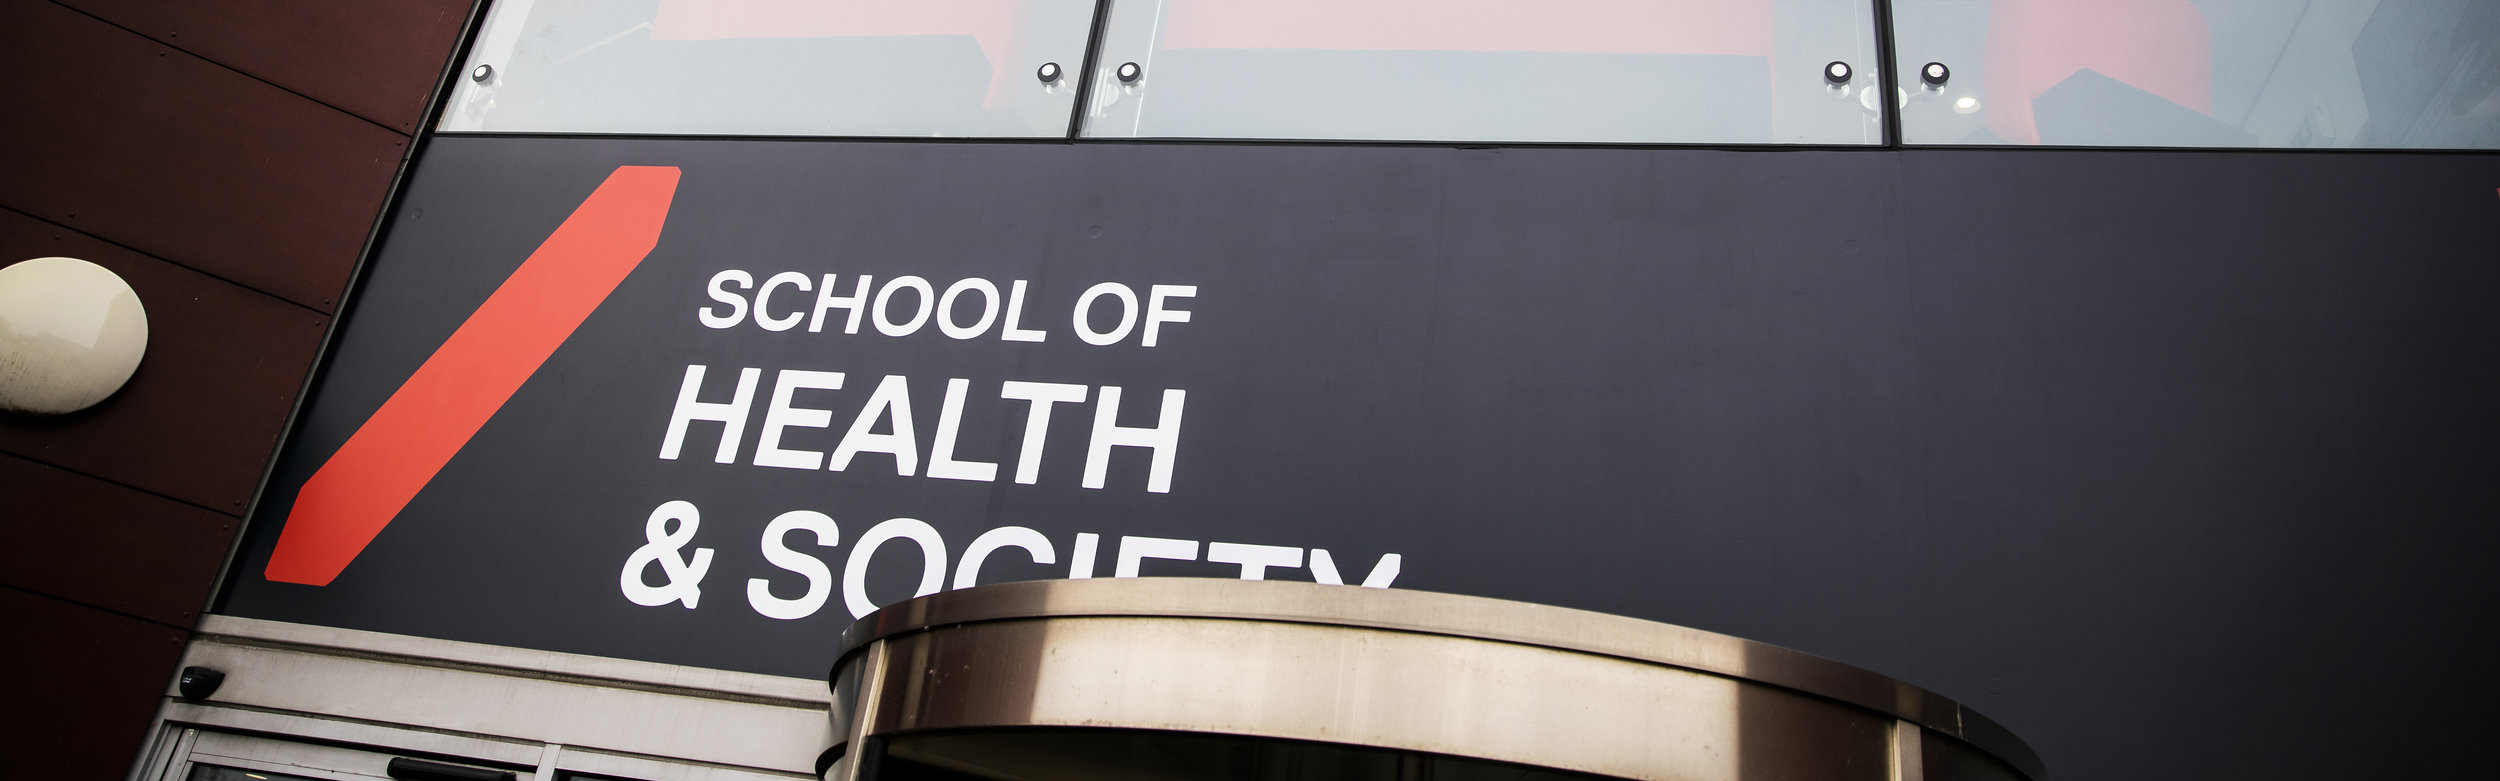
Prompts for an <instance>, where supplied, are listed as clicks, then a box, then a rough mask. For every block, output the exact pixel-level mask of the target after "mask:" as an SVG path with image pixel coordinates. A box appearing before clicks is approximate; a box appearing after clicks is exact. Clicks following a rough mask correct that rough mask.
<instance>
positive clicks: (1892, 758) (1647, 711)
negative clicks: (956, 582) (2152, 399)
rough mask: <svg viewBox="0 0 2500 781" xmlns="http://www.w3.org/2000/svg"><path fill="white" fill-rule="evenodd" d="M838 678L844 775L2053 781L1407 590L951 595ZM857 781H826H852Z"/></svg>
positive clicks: (1818, 690)
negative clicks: (1063, 755) (1243, 739)
mask: <svg viewBox="0 0 2500 781" xmlns="http://www.w3.org/2000/svg"><path fill="white" fill-rule="evenodd" d="M834 678H835V681H834V688H835V693H834V703H835V711H836V712H835V713H834V714H833V716H834V722H835V731H836V733H837V734H839V735H844V736H846V740H845V743H846V745H845V746H844V747H837V749H836V750H835V751H836V752H842V751H843V749H844V748H847V747H849V746H856V745H860V744H861V742H862V741H863V739H865V738H867V737H869V736H880V735H898V734H905V733H914V732H923V731H929V730H943V729H962V728H1002V727H1008V728H1012V727H1109V728H1128V729H1148V730H1168V731H1183V732H1200V733H1217V734H1229V735H1242V736H1256V737H1263V738H1277V739H1288V740H1304V741H1322V742H1330V743H1342V744H1351V745H1360V746H1372V747H1380V748H1389V749H1398V750H1406V751H1418V752H1427V753H1433V754H1443V755H1450V756H1458V757H1471V758H1477V759H1486V760H1494V761H1499V762H1511V763H1519V764H1525V765H1536V766H1542V767H1550V768H1556V769H1561V770H1569V771H1577V772H1584V773H1594V774H1600V775H1607V776H1616V777H1622V778H1638V779H1657V780H1658V781H1685V780H1687V779H1692V780H1695V781H1698V780H1700V779H1792V778H1793V779H1841V780H1846V779H1887V778H1890V779H1922V778H1960V777H1964V776H1966V775H1968V774H1969V772H1970V771H1974V770H1984V771H2004V772H2002V773H1998V772H1987V773H1985V774H1984V775H1985V776H1988V777H2012V778H2022V777H2029V778H2034V779H2037V778H2040V777H2042V773H2041V771H2040V769H2039V764H2038V760H2037V759H2036V757H2035V756H2033V755H2032V754H2031V752H2030V750H2029V749H2028V748H2027V747H2025V746H2023V745H2022V744H2021V742H2020V741H2019V740H2015V739H2013V738H2012V737H2011V735H2010V733H2006V732H2005V731H2004V730H2002V729H2001V728H1997V727H1995V725H1993V724H1992V723H1989V722H1986V720H1985V719H1982V718H1980V717H1978V716H1977V714H1972V713H1969V712H1967V711H1965V710H1963V709H1962V708H1960V706H1959V705H1957V704H1955V703H1953V702H1952V701H1950V700H1946V699H1944V698H1941V697H1937V696H1935V695H1933V694H1930V693H1927V692H1925V691H1922V690H1918V689H1916V688H1914V687H1910V686H1908V685H1906V684H1902V683H1900V682H1898V681H1893V680H1891V679H1888V678H1884V677H1882V676H1879V675H1876V674H1874V673H1870V672H1867V671H1864V670H1860V669H1857V668H1853V667H1849V666H1847V665H1842V664H1839V663H1836V662H1831V661H1829V660H1824V659H1820V658H1817V657H1812V656H1808V655H1805V654H1800V653H1796V652H1794V651H1788V650H1786V649H1781V648H1777V647H1774V646H1768V645H1764V644H1761V643H1754V642H1751V641H1746V640H1741V639H1738V638H1733V637H1727V636H1724V635H1717V634H1712V633H1708V632H1701V631H1698V630H1692V629H1687V628H1683V627H1675V626H1670V625H1665V624H1657V623H1652V622H1646V621H1639V620H1634V619H1627V618H1622V617H1618V616H1609V615H1603V614H1597V613H1588V612H1584V611H1576V610H1566V609H1562V608H1553V607H1547V606H1541V605H1529V604H1524V603H1516V602H1505V601H1500V600H1490V599H1481V598H1475V597H1461V596H1454V595H1446V594H1432V593H1425V592H1415V591H1399V590H1381V589H1363V588H1354V587H1343V586H1318V585H1312V584H1303V583H1280V582H1252V581H1230V580H1216V579H1170V580H1157V579H1113V580H1075V581H1036V582H1028V583H1014V584H1004V585H999V586H990V587H984V588H980V589H973V590H968V591H960V592H948V593H942V594H937V595H932V596H929V597H923V598H920V599H915V600H912V601H909V602H904V603H900V604H897V605H894V606H891V607H888V608H886V609H885V610H882V611H879V612H878V613H876V614H872V615H870V616H869V617H868V618H866V619H863V620H862V621H860V622H859V623H858V624H856V625H854V626H853V627H852V628H851V630H850V631H849V632H848V633H846V637H845V649H844V655H843V657H842V659H841V661H840V662H838V663H837V664H836V665H835V668H834ZM1974 727H1976V728H1977V729H1975V730H1974V729H1973V728H1974ZM1971 740H1977V741H1979V742H1980V743H1982V744H1985V745H1975V744H1973V743H1971V742H1968V741H1971ZM1929 754H1936V755H1938V756H1936V757H1934V758H1933V759H1934V760H1938V761H1930V760H1929V759H1927V758H1926V757H1927V755H1929ZM1946 755H1952V756H1954V757H1955V758H1956V759H1958V760H1961V761H1953V762H1946V761H1941V760H1945V759H1946ZM1972 760H1975V762H1973V761H1972ZM851 765H852V763H851V762H848V761H844V762H837V763H834V764H832V765H831V766H830V767H829V768H828V769H829V773H828V778H838V779H839V778H852V777H855V776H856V773H857V771H856V770H855V769H854V768H852V766H851ZM2017 768H2020V770H2019V771H2017V770H2016V769H2017Z"/></svg>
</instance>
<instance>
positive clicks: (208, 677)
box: [174, 667, 226, 702]
mask: <svg viewBox="0 0 2500 781" xmlns="http://www.w3.org/2000/svg"><path fill="white" fill-rule="evenodd" d="M225 682H226V674H225V673H223V672H220V671H218V670H215V669H213V668H208V667H185V668H182V677H181V678H180V679H178V680H176V681H175V682H174V689H175V690H176V691H180V692H182V698H183V699H186V700H190V701H192V702H200V701H203V700H206V699H208V696H209V695H211V694H216V693H217V686H218V685H219V684H223V683H225Z"/></svg>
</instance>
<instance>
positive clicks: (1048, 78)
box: [1033, 62, 1060, 84]
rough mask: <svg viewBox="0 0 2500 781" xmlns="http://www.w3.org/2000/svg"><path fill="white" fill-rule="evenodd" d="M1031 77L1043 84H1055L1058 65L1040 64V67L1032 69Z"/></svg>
mask: <svg viewBox="0 0 2500 781" xmlns="http://www.w3.org/2000/svg"><path fill="white" fill-rule="evenodd" d="M1033 75H1034V76H1035V77H1037V78H1040V79H1041V80H1042V83H1043V84H1057V83H1059V76H1060V73H1059V63H1055V62H1045V63H1042V67H1040V68H1036V69H1034V71H1033Z"/></svg>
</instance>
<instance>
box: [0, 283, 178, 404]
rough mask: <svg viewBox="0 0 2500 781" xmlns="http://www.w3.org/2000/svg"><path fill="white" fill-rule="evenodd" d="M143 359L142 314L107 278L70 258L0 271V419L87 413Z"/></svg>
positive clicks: (125, 286)
mask: <svg viewBox="0 0 2500 781" xmlns="http://www.w3.org/2000/svg"><path fill="white" fill-rule="evenodd" d="M147 351H148V313H147V309H146V308H145V307H142V306H140V304H139V294H138V293H137V292H134V291H132V290H131V289H130V284H129V283H127V282H123V281H122V278H121V276H120V275H118V274H114V273H113V272H112V270H110V269H107V268H105V267H103V266H98V265H96V264H93V263H89V262H87V261H83V260H79V259H77V258H35V259H33V260H28V261H23V262H19V263H14V264H10V265H9V266H7V267H5V268H0V411H6V412H13V413H19V414H33V415H59V414H65V413H70V412H77V411H79V410H82V409H86V408H88V407H91V406H94V405H95V404H96V402H100V401H103V400H104V399H105V397H108V396H111V395H113V392H114V391H117V390H120V389H121V387H122V383H124V382H128V381H129V380H130V375H131V373H132V372H135V371H138V369H139V358H140V357H141V356H143V355H146V354H147Z"/></svg>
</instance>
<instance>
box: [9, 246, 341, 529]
mask: <svg viewBox="0 0 2500 781" xmlns="http://www.w3.org/2000/svg"><path fill="white" fill-rule="evenodd" d="M54 255H59V256H67V257H73V258H79V259H82V260H87V261H92V262H94V263H96V264H97V265H101V266H103V267H105V268H109V269H112V270H113V273H116V274H120V275H121V277H122V279H124V280H127V281H129V283H130V287H131V289H133V290H135V291H137V292H138V294H139V302H140V304H141V305H142V306H145V307H146V308H147V313H148V352H147V357H145V358H144V359H141V361H140V362H139V371H138V372H137V373H136V374H133V375H131V377H130V382H129V383H128V384H126V385H123V386H122V389H121V392H119V393H116V394H114V395H113V396H112V397H111V398H108V399H105V400H104V402H103V403H100V404H97V405H96V406H94V407H92V408H89V409H87V410H86V411H84V412H79V413H76V414H72V415H64V416H59V417H28V416H21V415H0V451H6V452H10V453H16V454H19V455H23V456H26V457H28V458H32V459H35V460H37V461H42V462H45V463H49V464H53V465H56V466H61V467H66V468H69V469H72V470H76V471H79V472H84V473H87V474H91V475H96V476H99V477H103V478H105V479H108V480H111V481H114V482H118V483H124V484H127V485H132V486H137V487H139V488H142V489H146V490H148V491H153V492H156V493H160V494H164V495H166V496H171V497H174V498H176V499H180V500H182V501H185V502H190V503H193V504H197V505H201V506H204V507H210V508H214V509H217V510H219V511H222V512H227V513H240V512H242V510H243V502H244V500H246V499H248V498H250V497H251V493H252V490H253V489H254V488H255V487H256V486H257V485H258V484H259V482H260V473H261V467H262V466H263V465H265V464H267V463H268V460H269V454H270V453H271V452H273V451H274V450H275V448H276V447H277V442H278V434H279V431H280V429H282V428H283V427H284V426H285V425H286V416H287V413H288V411H289V409H290V408H291V407H292V406H293V405H294V403H295V393H296V391H297V390H298V389H299V388H301V387H302V385H303V380H304V374H305V372H306V371H308V370H309V369H310V367H311V365H312V360H313V355H314V354H315V352H317V351H318V350H319V349H320V344H321V333H322V327H323V326H324V325H326V324H328V322H329V319H330V318H329V316H328V315H325V314H322V313H319V312H314V311H311V310H308V309H304V308H302V307H299V306H295V305H293V304H289V303H287V302H284V301H280V300H278V299H275V298H271V297H269V296H265V295H261V294H259V293H255V292H252V291H250V290H246V289H244V288H241V287H237V286H235V285H233V284H230V283H227V282H223V281H219V280H217V279H215V278H213V277H209V276H207V275H204V274H201V273H199V272H196V271H192V270H189V269H186V268H183V267H181V266H176V265H174V264H171V263H167V262H164V261H162V260H157V259H155V258H151V257H148V256H146V255H141V254H139V253H136V252H132V251H130V250H127V249H123V248H121V247H116V246H113V245H111V244H108V243H105V242H103V241H100V240H97V239H96V238H94V237H91V236H86V235H83V234H80V233H78V232H77V231H74V230H69V229H66V228H63V227H61V226H58V225H53V224H49V223H46V222H43V221H40V220H35V219H32V218H29V217H27V216H25V215H23V214H18V213H15V212H7V211H0V263H14V262H17V261H20V260H25V259H27V258H37V257H46V256H54ZM343 266H344V264H342V267H343ZM223 552H224V547H223V546H222V545H221V546H217V548H216V550H214V551H207V552H203V553H202V554H201V555H204V556H209V557H211V558H212V559H213V558H215V557H218V556H221V555H222V554H223Z"/></svg>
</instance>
